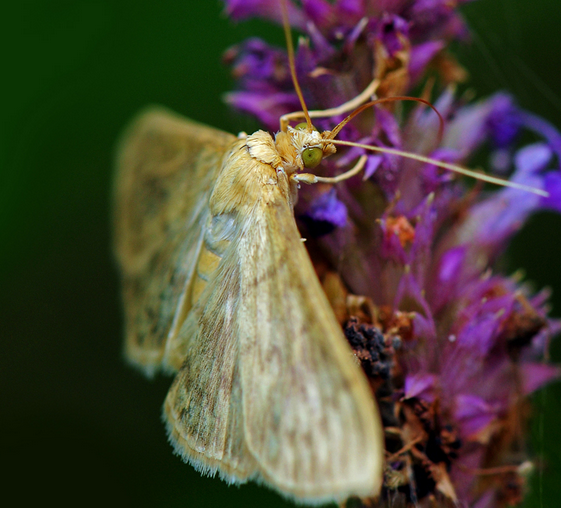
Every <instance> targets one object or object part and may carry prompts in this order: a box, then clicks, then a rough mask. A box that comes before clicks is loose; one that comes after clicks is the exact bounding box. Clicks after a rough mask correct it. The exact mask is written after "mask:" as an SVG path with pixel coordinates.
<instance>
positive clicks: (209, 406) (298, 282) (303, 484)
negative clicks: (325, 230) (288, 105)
mask: <svg viewBox="0 0 561 508" xmlns="http://www.w3.org/2000/svg"><path fill="white" fill-rule="evenodd" d="M257 134H259V133H257ZM253 136H256V135H253ZM253 136H250V137H249V138H248V141H247V142H244V141H240V142H239V143H238V144H236V145H235V146H234V148H233V149H232V151H231V152H230V157H229V158H228V159H225V161H226V162H225V166H224V167H223V169H222V171H221V173H220V176H219V178H218V181H217V183H216V186H215V188H214V190H213V194H212V197H211V200H210V209H211V213H212V221H216V222H218V223H222V224H228V226H226V227H221V228H219V229H220V230H221V231H227V235H226V236H227V237H228V238H227V240H228V241H229V243H228V244H227V246H226V247H225V248H224V250H223V251H222V252H221V262H220V264H219V265H218V267H217V268H216V270H215V272H214V274H213V276H212V278H211V279H210V280H209V282H208V285H207V286H206V287H205V289H204V290H203V292H202V294H201V297H200V298H199V300H198V302H197V303H196V304H195V305H194V307H193V309H192V310H191V312H190V314H189V316H188V317H187V319H186V320H185V322H184V324H183V326H182V328H181V330H180V331H179V332H178V334H177V337H176V340H175V341H174V342H175V344H174V351H173V352H169V359H168V360H166V361H168V362H169V363H170V364H172V365H176V364H177V362H178V361H179V358H184V359H185V362H184V364H183V366H182V368H181V370H180V371H179V373H178V375H177V376H176V379H175V380H174V383H173V385H172V387H171V389H170V391H169V393H168V396H167V399H166V404H165V418H166V420H167V424H168V430H169V432H170V438H171V440H172V442H173V443H174V445H175V447H176V451H177V452H178V453H180V454H181V455H182V456H183V457H184V458H185V460H187V461H189V462H191V463H192V464H193V465H194V466H195V467H196V468H198V469H199V470H202V471H203V472H207V473H210V474H214V473H218V474H219V475H220V476H221V477H222V478H223V479H226V480H227V481H231V482H241V481H245V480H247V479H250V478H252V479H255V480H257V481H262V482H264V483H266V484H268V485H270V486H272V487H274V488H276V489H277V490H279V491H280V492H281V493H283V494H284V495H286V496H289V497H292V498H294V499H296V500H298V501H302V502H320V501H323V500H334V499H345V498H346V497H348V496H349V495H365V496H366V495H372V494H375V493H377V491H378V490H379V486H380V483H381V477H382V464H383V440H382V431H381V425H380V422H379V417H378V415H377V410H376V407H375V405H374V401H373V397H372V394H371V391H370V388H369V387H368V384H367V381H366V378H365V377H364V375H363V373H362V372H361V370H360V368H359V367H358V365H357V364H356V363H355V362H354V360H353V358H352V353H351V350H350V348H349V346H348V345H347V344H346V341H345V338H344V336H343V334H342V331H341V329H340V327H339V325H338V323H337V321H336V319H335V317H334V315H333V311H332V310H331V308H330V306H329V303H328V302H327V299H326V297H325V295H324V294H323V291H322V288H321V286H320V284H319V282H318V280H317V277H316V275H315V272H314V269H313V267H312V264H311V262H310V259H309V257H308V254H307V252H306V249H305V248H304V246H303V244H302V241H301V238H300V234H299V232H298V229H297V227H296V224H295V221H294V216H293V212H292V207H291V204H290V203H291V197H290V185H289V183H288V180H287V176H286V174H285V173H284V172H275V170H274V169H273V167H272V166H271V165H270V164H264V163H262V162H259V161H257V160H255V159H253V158H251V157H250V155H249V153H248V148H247V146H248V145H249V144H250V142H251V138H252V137H253ZM223 236H224V235H223ZM223 236H221V238H223ZM205 243H206V240H205ZM203 248H204V247H203ZM166 354H168V353H166Z"/></svg>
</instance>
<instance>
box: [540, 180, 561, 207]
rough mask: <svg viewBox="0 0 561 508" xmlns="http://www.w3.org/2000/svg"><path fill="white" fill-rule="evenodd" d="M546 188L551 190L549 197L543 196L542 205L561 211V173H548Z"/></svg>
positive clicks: (545, 182) (545, 181)
mask: <svg viewBox="0 0 561 508" xmlns="http://www.w3.org/2000/svg"><path fill="white" fill-rule="evenodd" d="M544 188H545V190H546V191H547V192H549V197H547V198H545V197H544V198H542V199H541V202H540V206H541V207H542V208H549V209H550V210H555V211H556V212H559V213H561V174H559V173H558V172H555V173H554V172H550V173H547V174H546V175H545V177H544Z"/></svg>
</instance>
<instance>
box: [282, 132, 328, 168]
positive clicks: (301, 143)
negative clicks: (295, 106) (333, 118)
mask: <svg viewBox="0 0 561 508" xmlns="http://www.w3.org/2000/svg"><path fill="white" fill-rule="evenodd" d="M330 134H331V132H330V131H324V132H319V131H318V130H317V129H316V128H315V127H313V126H312V129H310V128H309V127H308V124H307V123H306V122H302V123H299V124H298V125H296V126H295V127H288V135H289V136H290V143H291V145H292V146H293V147H294V150H295V151H296V161H295V162H296V165H297V166H298V168H299V169H300V170H303V169H313V168H315V167H316V166H318V165H319V164H320V163H321V161H322V160H323V159H324V158H325V157H328V156H329V155H332V154H334V153H335V151H336V149H335V146H334V145H333V144H331V143H326V141H327V140H329V139H330V137H329V136H330Z"/></svg>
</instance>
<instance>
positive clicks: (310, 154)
mask: <svg viewBox="0 0 561 508" xmlns="http://www.w3.org/2000/svg"><path fill="white" fill-rule="evenodd" d="M322 157H323V150H322V149H321V148H318V147H317V146H316V147H315V148H306V149H305V150H304V151H303V152H302V162H304V167H306V168H315V167H316V166H317V165H318V164H319V163H320V162H321V159H322Z"/></svg>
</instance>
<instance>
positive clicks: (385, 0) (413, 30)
mask: <svg viewBox="0 0 561 508" xmlns="http://www.w3.org/2000/svg"><path fill="white" fill-rule="evenodd" d="M225 3H226V6H227V8H226V10H227V12H228V13H230V14H231V15H232V17H234V18H235V19H242V18H247V17H251V16H258V17H261V18H266V19H268V20H273V21H275V22H278V23H280V22H281V16H280V10H279V9H278V3H277V2H276V1H273V0H260V1H257V0H253V1H250V2H245V1H244V2H241V1H238V0H226V2H225ZM462 3H466V2H462V1H458V2H449V1H447V0H413V1H410V0H408V1H405V0H393V1H390V0H338V1H335V2H328V1H326V0H302V1H301V2H299V3H298V4H297V3H292V2H289V11H290V19H291V23H292V26H293V28H295V29H298V30H300V31H302V32H304V33H305V35H307V39H306V40H302V41H301V42H300V45H299V47H298V48H297V53H296V62H295V63H296V69H297V74H298V79H299V82H300V85H301V87H302V89H303V93H304V97H305V99H306V102H307V105H308V107H309V108H310V109H328V108H332V107H336V106H339V105H340V104H343V103H345V102H347V101H349V100H351V99H353V98H354V97H355V96H357V95H358V94H360V93H361V92H362V91H363V90H364V89H365V88H366V87H367V86H368V85H369V83H371V82H372V80H373V78H376V79H377V82H376V83H377V87H376V94H377V95H378V96H379V97H388V96H395V95H404V94H407V93H410V91H411V88H412V87H413V86H415V85H416V84H419V83H421V84H422V82H423V81H422V80H423V78H424V77H425V76H426V71H427V69H428V68H429V66H430V67H431V68H432V69H434V70H436V71H437V72H438V73H439V76H440V78H441V82H442V83H443V84H445V85H446V84H448V83H450V82H455V81H457V80H458V79H460V78H461V77H462V76H463V70H462V69H461V67H460V66H459V65H458V64H456V63H455V62H454V60H453V58H452V57H451V56H450V55H449V54H448V53H447V52H446V48H447V46H448V44H449V42H451V41H453V40H462V39H465V38H466V37H467V36H468V32H467V29H466V27H465V25H464V23H463V20H462V18H461V16H460V15H459V13H458V11H457V6H458V4H462ZM227 60H228V61H229V62H230V63H231V64H232V66H233V71H234V75H235V77H236V78H237V80H238V86H239V88H238V90H237V91H236V92H233V93H232V94H230V95H229V96H228V101H229V102H230V103H231V104H232V105H233V106H234V107H235V108H237V109H239V110H241V111H244V112H246V113H250V114H252V115H254V116H255V117H257V118H258V119H259V120H260V121H261V122H262V123H263V125H264V126H265V127H267V128H268V129H271V130H276V129H278V119H279V116H280V115H282V114H285V113H289V112H292V111H298V110H299V109H300V106H299V103H298V99H297V97H296V94H295V93H294V90H293V84H292V82H291V80H290V76H289V74H288V67H287V58H286V54H285V52H284V51H283V50H281V49H279V48H273V47H271V46H270V45H268V44H267V43H265V42H263V41H260V40H256V39H251V40H249V41H246V42H245V43H243V44H241V45H239V46H237V47H235V48H233V49H231V50H230V51H229V52H228V53H227ZM451 90H452V89H451V88H447V87H444V88H443V91H442V92H440V95H439V96H438V97H437V98H436V100H435V105H436V107H437V109H438V110H439V112H440V113H441V115H442V117H443V118H444V119H445V125H444V132H443V136H442V139H439V138H438V127H439V120H438V117H437V116H436V115H435V114H434V112H433V111H431V110H430V109H428V108H425V107H422V106H417V105H414V106H413V107H412V108H411V107H404V108H403V110H401V109H400V108H396V107H393V105H389V106H386V105H383V106H380V107H377V108H375V109H373V110H370V111H367V112H364V113H363V115H362V116H360V117H359V118H358V119H357V120H356V121H353V122H351V123H350V124H348V125H347V126H346V127H345V129H344V130H343V131H342V132H341V133H340V135H339V139H345V140H351V141H357V142H361V143H366V144H370V145H376V146H384V147H389V148H398V149H402V150H407V151H410V152H414V153H417V154H420V155H424V156H428V157H431V158H433V159H436V160H438V161H443V162H451V163H456V164H463V165H469V164H470V161H471V160H472V158H473V157H474V155H475V154H476V153H478V152H479V153H480V152H481V150H487V151H488V153H489V155H490V156H489V164H488V167H487V168H486V169H487V171H489V172H491V173H495V174H497V175H502V176H503V177H508V178H510V180H511V181H513V182H517V183H520V184H524V185H529V186H532V187H534V188H537V189H542V190H545V191H547V192H548V193H549V197H542V196H538V195H536V194H532V193H529V192H524V191H520V190H516V189H512V188H499V189H491V190H487V188H484V187H483V186H482V185H481V184H480V183H475V185H473V183H471V182H465V181H464V180H462V179H460V178H458V177H457V175H455V174H453V173H450V172H447V171H444V170H442V169H440V168H439V167H438V166H436V165H434V164H426V163H422V162H419V161H417V160H411V159H406V158H401V157H397V156H394V155H389V154H385V153H384V154H381V153H367V152H365V151H364V150H363V149H361V148H351V149H349V150H346V151H344V150H341V151H340V153H338V154H336V155H335V156H333V157H331V158H329V159H328V160H326V161H325V162H324V163H322V167H323V171H324V172H325V173H326V174H328V175H333V174H336V173H341V172H342V171H344V170H345V169H347V168H348V167H349V166H350V165H352V164H353V163H354V162H355V161H356V159H357V158H358V157H359V156H360V155H363V154H366V155H367V162H366V166H365V170H364V174H363V176H364V178H361V177H354V178H352V179H350V180H348V181H346V182H344V183H341V184H339V185H337V186H336V187H333V188H330V187H326V186H317V187H306V188H303V189H302V190H301V191H300V198H299V202H298V205H297V208H296V210H295V214H296V216H297V218H298V220H299V222H300V225H301V227H302V229H303V230H304V234H305V236H307V237H309V241H308V242H307V245H308V246H309V247H310V248H312V249H313V251H314V259H317V260H318V262H320V263H322V265H321V266H323V267H324V268H323V270H324V271H325V266H330V267H336V269H337V273H338V276H339V277H340V278H341V280H342V281H343V282H344V285H345V287H346V289H345V290H342V291H344V293H345V294H343V295H341V296H343V297H345V296H347V293H351V294H355V295H360V296H361V297H366V300H364V298H363V299H362V300H361V301H366V302H368V304H367V305H366V306H365V307H364V308H363V307H361V308H354V307H352V306H351V305H349V309H348V316H347V323H346V325H345V332H346V335H347V337H348V338H349V341H350V343H351V345H352V346H353V347H354V348H355V350H357V351H358V349H360V348H364V344H363V343H364V340H365V339H364V337H366V336H370V335H371V336H376V337H377V342H376V344H377V347H379V349H380V351H384V355H385V356H384V362H383V364H375V365H374V364H372V363H368V362H366V363H365V361H364V358H365V356H364V354H363V353H361V355H362V356H361V358H362V360H361V363H362V365H363V368H364V370H365V373H366V374H367V375H368V376H369V377H370V379H371V382H372V386H373V387H375V388H376V389H377V395H378V397H379V402H380V404H381V406H382V415H383V418H384V424H385V425H386V426H388V427H391V428H392V432H390V433H388V437H387V439H386V447H387V452H388V455H389V456H390V458H391V460H389V461H388V464H387V474H388V478H393V476H392V474H395V475H398V474H401V475H402V476H404V477H406V478H409V479H410V481H411V483H410V484H408V485H405V484H401V485H399V486H398V487H396V486H395V484H394V483H391V482H390V481H389V480H388V482H387V483H386V485H385V487H384V490H383V493H382V499H385V500H387V505H388V506H392V503H393V504H395V505H399V506H425V505H426V503H428V502H429V500H430V499H433V498H436V499H437V500H438V499H442V500H444V501H443V502H444V503H458V505H459V506H472V507H478V508H483V507H487V508H490V507H494V506H498V504H497V503H498V501H497V500H498V499H499V498H500V496H501V495H502V494H503V492H502V490H501V489H503V487H504V485H505V484H506V482H505V476H504V475H510V476H508V479H509V481H510V480H512V482H514V483H513V484H514V485H517V486H518V487H519V488H518V490H517V491H516V492H517V495H519V497H520V496H522V493H523V487H524V481H523V478H522V476H520V475H519V470H518V469H517V467H518V466H519V465H520V462H514V463H513V462H512V457H511V456H510V455H509V452H510V451H511V450H512V448H513V447H514V446H515V445H516V443H514V442H513V437H512V436H513V435H514V434H515V430H516V429H517V428H518V426H519V424H520V419H522V418H523V415H522V414H521V412H520V401H521V400H522V399H523V397H525V396H526V395H528V394H530V393H532V392H534V391H535V390H537V389H539V388H540V387H542V386H543V385H544V384H546V383H548V382H550V381H551V380H553V379H555V378H557V377H559V374H560V371H559V369H558V368H557V367H556V366H552V365H550V364H547V363H546V362H545V361H544V356H545V354H546V352H547V345H548V343H549V341H550V339H551V337H552V336H553V335H554V334H556V333H557V331H558V330H559V329H560V328H561V325H560V324H559V322H557V321H555V320H553V319H551V318H549V317H548V315H547V309H548V306H547V294H546V293H545V292H541V293H538V294H534V293H533V292H532V291H531V290H530V289H528V287H527V286H526V285H525V284H524V283H523V282H521V281H520V280H518V279H517V278H515V277H509V276H506V275H504V274H501V273H500V271H498V270H497V268H496V261H497V260H498V259H499V257H500V256H501V255H502V254H503V253H504V251H505V249H506V248H507V246H508V243H509V241H510V240H511V239H512V237H513V235H514V234H515V233H516V232H517V231H519V230H520V228H521V227H523V225H524V224H525V223H526V222H527V220H528V218H529V217H530V216H531V215H532V214H534V213H536V212H538V211H540V210H544V209H548V210H553V211H557V212H559V211H561V172H560V168H559V164H560V160H561V134H559V132H558V131H557V129H556V128H555V127H553V126H552V125H550V124H549V123H547V122H545V121H544V120H542V119H540V118H538V117H536V116H535V115H532V114H531V113H528V112H526V111H524V110H522V109H521V108H519V107H518V105H517V104H516V102H515V100H514V99H513V98H512V97H511V96H509V95H507V94H505V93H498V94H496V95H494V96H492V97H489V98H487V99H484V100H481V101H478V102H473V103H465V102H464V101H463V100H462V99H458V98H456V97H455V96H454V93H453V92H452V91H451ZM342 117H343V116H342V115H340V116H339V117H335V118H328V119H318V120H317V121H316V122H315V125H316V127H318V128H320V129H325V130H328V129H331V128H333V126H334V125H336V124H337V122H339V121H340V120H341V119H342ZM525 131H526V132H531V133H532V134H533V135H534V137H535V138H537V140H536V141H535V142H534V143H532V144H530V145H525V146H523V145H521V144H520V142H521V140H522V139H524V136H522V134H523V133H524V132H525ZM318 169H319V168H318ZM341 260H343V261H341ZM333 271H335V268H333ZM357 348H358V349H357ZM366 356H368V355H366ZM371 356H372V355H371ZM374 356H376V355H374ZM382 372H383V373H384V374H383V375H382V374H381V373H382ZM396 429H397V430H396ZM509 436H510V439H509ZM400 450H406V451H405V452H400ZM492 468H498V469H497V471H499V470H500V471H503V472H500V473H496V474H494V475H493V474H490V472H491V471H495V469H492ZM501 468H502V469H501ZM505 468H506V469H505ZM482 470H483V471H487V472H489V474H488V475H487V476H486V478H487V481H486V482H481V481H480V477H479V476H478V475H477V474H475V473H476V471H482ZM403 473H404V474H403ZM512 482H511V483H512ZM511 494H512V492H511ZM446 506H447V504H446Z"/></svg>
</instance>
